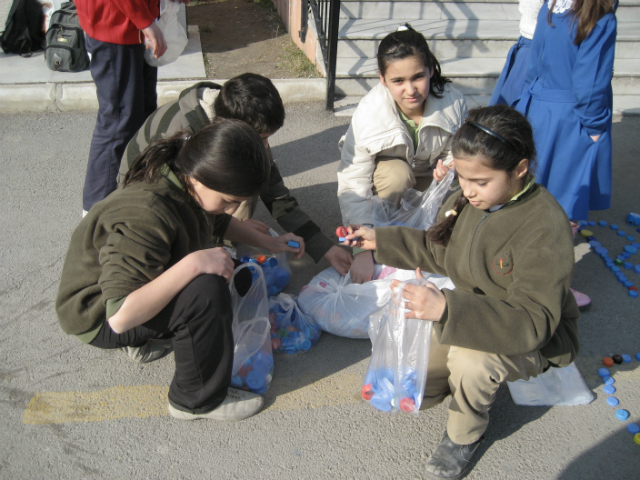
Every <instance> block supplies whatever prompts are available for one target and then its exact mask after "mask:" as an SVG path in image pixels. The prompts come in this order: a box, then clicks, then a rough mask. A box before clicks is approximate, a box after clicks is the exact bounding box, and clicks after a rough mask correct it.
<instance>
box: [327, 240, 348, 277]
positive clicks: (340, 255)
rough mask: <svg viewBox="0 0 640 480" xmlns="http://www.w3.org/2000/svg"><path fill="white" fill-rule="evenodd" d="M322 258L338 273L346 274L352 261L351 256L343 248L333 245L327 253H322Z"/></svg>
mask: <svg viewBox="0 0 640 480" xmlns="http://www.w3.org/2000/svg"><path fill="white" fill-rule="evenodd" d="M324 258H326V259H327V260H329V263H330V264H331V266H332V267H333V268H335V269H336V271H337V272H338V273H339V274H340V275H343V276H344V275H346V274H347V273H349V268H351V264H352V263H353V257H352V256H351V254H350V253H349V252H347V251H346V250H345V249H344V248H340V247H338V246H335V245H334V246H333V247H331V248H330V249H329V250H327V253H325V254H324Z"/></svg>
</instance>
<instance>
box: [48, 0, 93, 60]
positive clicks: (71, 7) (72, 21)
mask: <svg viewBox="0 0 640 480" xmlns="http://www.w3.org/2000/svg"><path fill="white" fill-rule="evenodd" d="M44 59H45V60H46V61H47V67H49V68H50V69H51V70H55V71H57V72H81V71H82V70H86V69H87V68H88V67H89V55H87V47H86V46H85V43H84V31H83V30H82V28H81V27H80V22H79V21H78V13H77V11H76V6H75V4H74V3H73V2H66V3H63V4H62V5H60V10H56V11H55V12H53V14H52V15H51V22H50V24H49V30H47V46H46V48H45V51H44Z"/></svg>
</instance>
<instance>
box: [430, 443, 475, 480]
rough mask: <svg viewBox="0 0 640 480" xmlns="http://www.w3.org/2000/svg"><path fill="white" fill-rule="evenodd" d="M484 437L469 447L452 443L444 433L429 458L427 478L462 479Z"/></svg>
mask: <svg viewBox="0 0 640 480" xmlns="http://www.w3.org/2000/svg"><path fill="white" fill-rule="evenodd" d="M483 440H484V437H480V440H478V441H476V442H474V443H472V444H470V445H458V444H457V443H453V441H452V440H451V439H450V438H449V435H448V434H447V432H446V431H445V432H444V435H443V436H442V441H441V442H440V445H438V447H437V448H436V450H435V452H433V454H432V455H431V458H429V461H428V462H427V465H426V470H427V474H428V475H429V478H433V479H436V480H442V479H446V480H458V479H459V478H462V477H464V476H465V475H466V474H467V473H468V472H469V468H470V467H471V459H472V458H473V456H474V454H475V453H476V451H477V450H478V447H479V446H480V444H481V443H482V442H483Z"/></svg>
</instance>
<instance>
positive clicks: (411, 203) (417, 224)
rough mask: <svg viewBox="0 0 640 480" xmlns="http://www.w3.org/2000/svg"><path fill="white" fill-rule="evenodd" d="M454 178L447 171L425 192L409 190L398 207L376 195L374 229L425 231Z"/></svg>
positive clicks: (451, 172) (453, 174)
mask: <svg viewBox="0 0 640 480" xmlns="http://www.w3.org/2000/svg"><path fill="white" fill-rule="evenodd" d="M454 178H455V173H454V171H453V170H449V172H447V174H446V175H445V177H444V178H443V179H442V180H441V181H440V182H435V181H434V182H433V183H432V184H431V185H430V186H429V188H427V190H425V191H424V192H420V191H418V190H414V189H413V188H411V189H409V190H408V191H407V193H406V194H405V196H404V198H403V199H402V200H401V202H400V207H399V208H396V205H395V204H394V203H392V202H389V201H388V200H383V199H381V198H380V197H378V196H377V195H375V196H374V197H373V222H374V224H375V226H376V227H387V226H391V225H400V226H404V227H410V228H417V229H419V230H427V229H428V228H429V227H430V226H431V225H432V224H433V222H434V221H435V219H436V216H437V214H438V209H439V208H440V206H441V205H442V202H443V200H444V197H445V195H446V194H447V192H448V191H449V187H450V186H451V183H452V182H453V179H454Z"/></svg>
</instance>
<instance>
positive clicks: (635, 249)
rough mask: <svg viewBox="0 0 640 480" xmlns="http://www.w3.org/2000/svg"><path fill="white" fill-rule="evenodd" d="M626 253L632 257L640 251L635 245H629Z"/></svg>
mask: <svg viewBox="0 0 640 480" xmlns="http://www.w3.org/2000/svg"><path fill="white" fill-rule="evenodd" d="M624 251H625V252H627V253H630V254H631V255H635V254H636V253H638V249H637V248H636V247H634V246H633V245H627V246H626V247H624Z"/></svg>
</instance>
